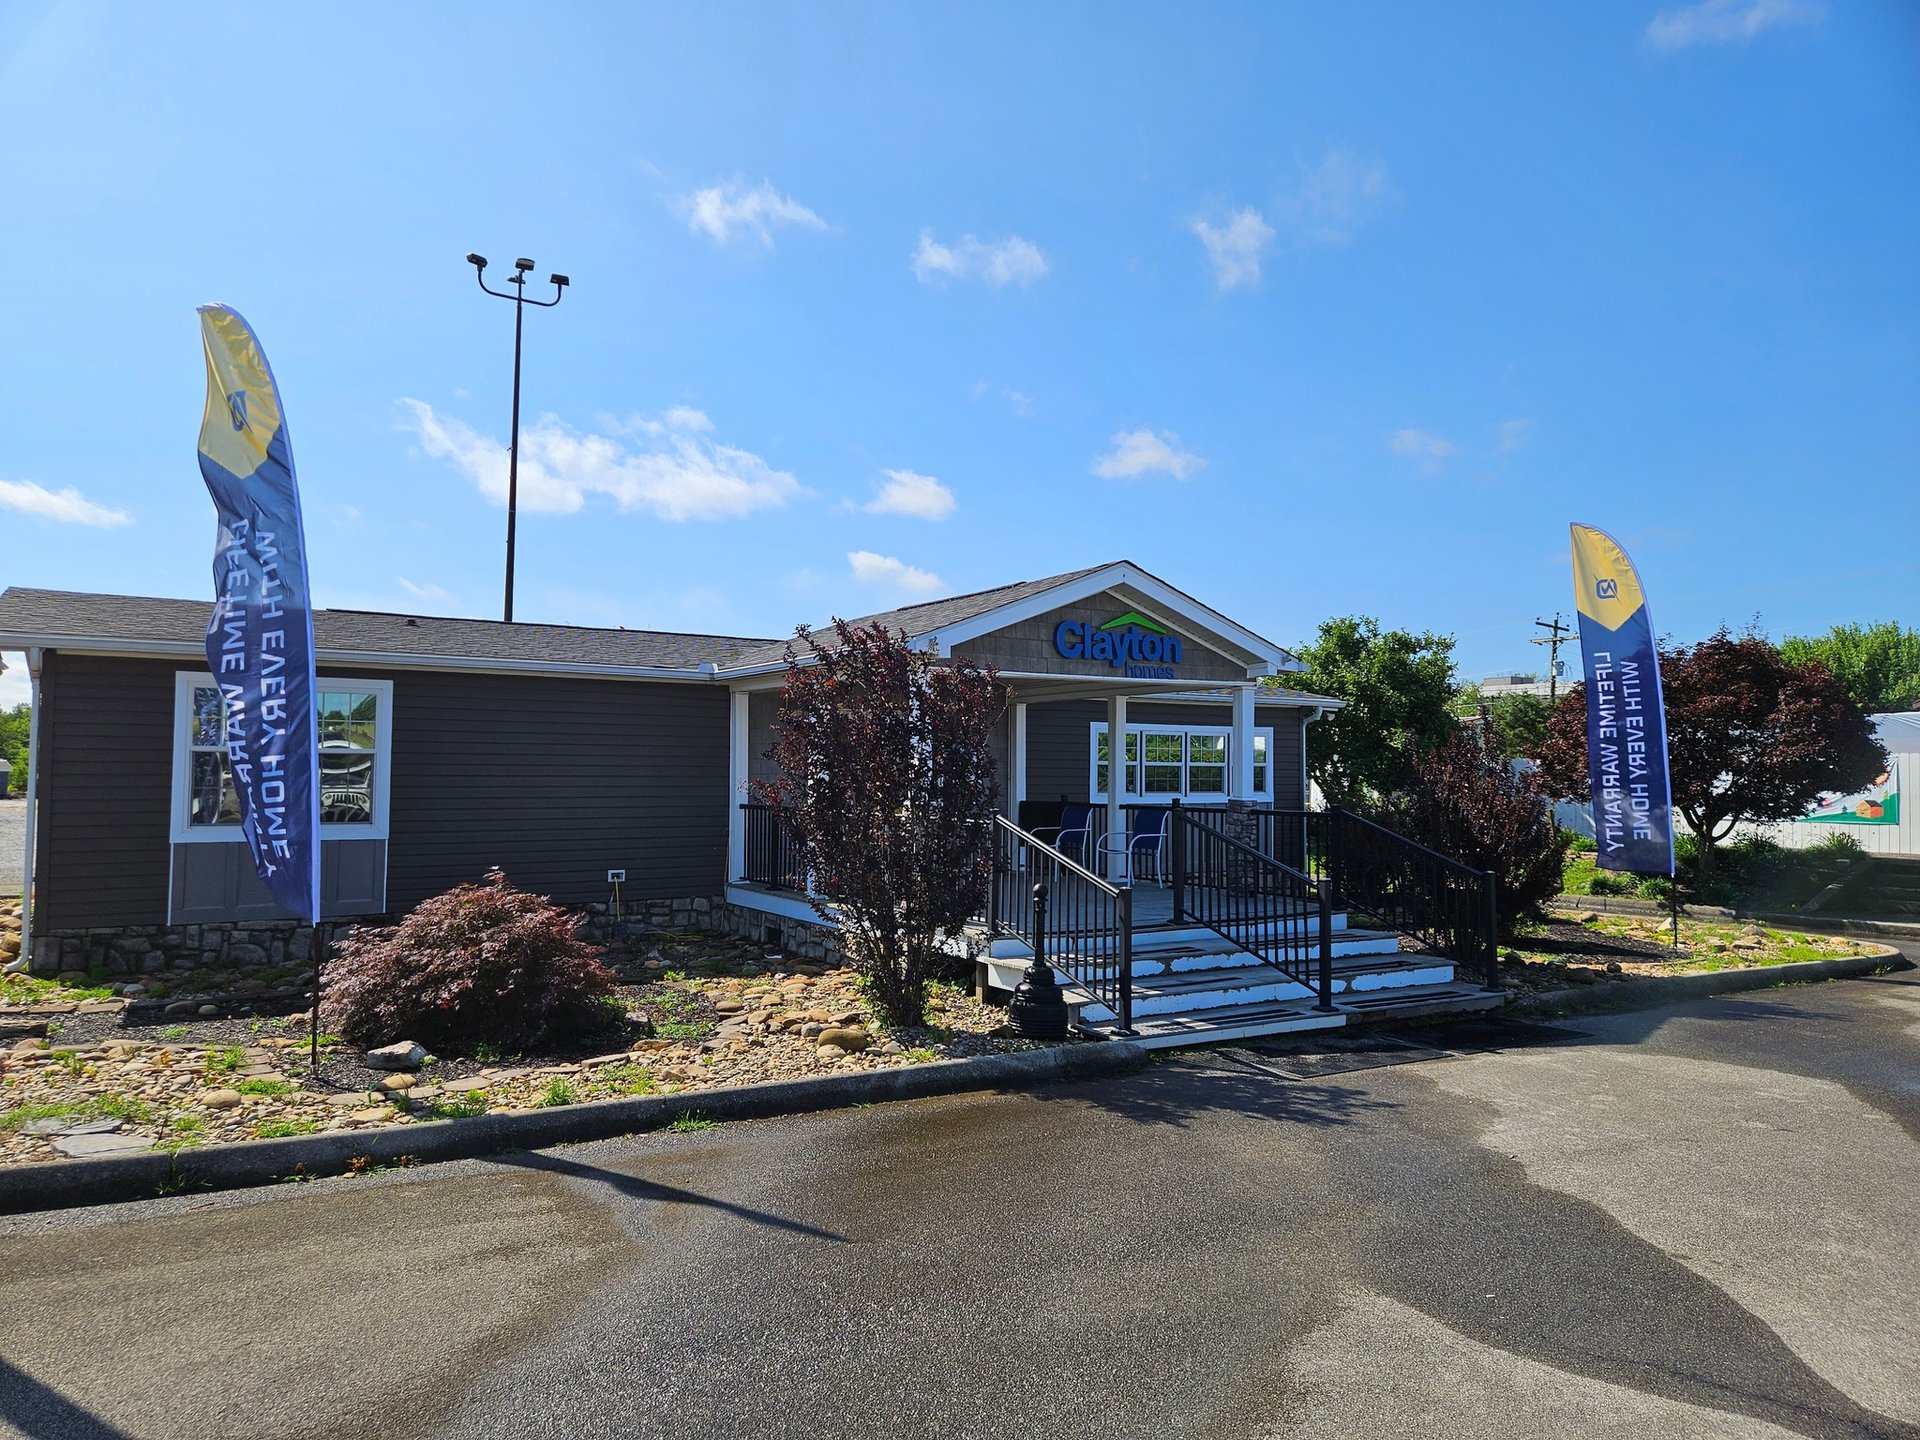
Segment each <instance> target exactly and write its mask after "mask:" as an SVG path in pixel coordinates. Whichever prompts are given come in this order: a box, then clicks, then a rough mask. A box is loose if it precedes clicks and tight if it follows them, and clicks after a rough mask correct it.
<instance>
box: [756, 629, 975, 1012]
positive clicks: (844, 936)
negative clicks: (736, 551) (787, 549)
mask: <svg viewBox="0 0 1920 1440" xmlns="http://www.w3.org/2000/svg"><path fill="white" fill-rule="evenodd" d="M1004 703H1005V697H1004V692H1003V690H1002V687H1001V685H1000V683H999V681H998V680H997V679H996V678H995V676H994V674H993V672H992V671H990V670H986V669H982V668H981V667H980V666H978V665H975V664H974V663H972V662H971V661H968V660H961V659H953V660H941V659H937V658H935V657H934V656H933V655H931V654H929V653H927V652H926V651H922V650H914V649H911V648H909V646H908V645H907V639H906V636H905V635H904V634H900V633H898V632H895V631H889V630H888V629H887V628H886V627H885V626H883V625H879V624H874V625H870V626H867V627H865V628H862V629H857V630H856V629H854V628H853V627H852V626H850V625H848V624H847V623H846V622H845V621H844V620H836V621H834V624H833V635H832V637H831V638H829V639H826V640H824V641H822V640H819V639H816V638H815V637H814V635H813V634H812V633H811V632H810V631H808V630H807V629H806V628H805V627H804V626H803V627H801V629H800V630H798V631H797V632H796V633H795V637H794V643H793V644H792V645H789V646H788V647H787V678H786V685H785V687H784V688H783V689H782V690H781V692H780V710H779V715H778V717H777V719H776V721H775V729H774V742H773V747H772V749H770V750H769V751H768V752H767V758H769V759H771V760H772V761H774V762H775V763H776V764H777V765H778V766H779V767H780V777H779V778H778V779H777V780H773V781H756V782H755V783H754V785H753V787H752V792H753V797H754V798H755V799H756V800H759V801H761V802H763V803H765V804H767V805H770V806H772V807H773V809H774V811H775V817H776V820H777V822H778V823H779V824H780V825H782V826H783V827H784V828H785V830H786V833H787V836H788V838H789V839H790V841H791V842H792V843H793V844H794V845H795V846H796V847H797V849H798V850H799V852H800V855H801V857H802V859H803V862H804V864H805V866H806V869H807V871H808V873H809V874H810V876H811V877H812V886H811V892H812V893H811V898H812V902H813V907H814V909H815V910H816V911H817V912H818V913H819V914H820V916H821V918H822V919H827V920H831V921H833V922H834V923H835V924H836V925H838V927H839V930H840V945H841V949H842V950H843V952H844V953H845V954H846V957H847V959H848V960H849V962H851V963H852V965H853V966H854V967H855V968H856V969H857V970H859V971H860V973H861V975H862V976H863V977H864V978H865V980H866V984H867V991H868V994H869V995H871V996H872V998H873V1001H874V1003H875V1004H876V1005H877V1006H878V1007H879V1009H880V1011H881V1013H882V1014H883V1015H884V1016H885V1017H886V1019H887V1021H888V1023H889V1024H893V1025H918V1024H920V1023H921V1022H922V1020H923V1019H924V1016H925V1006H926V982H927V981H928V980H929V979H931V978H932V977H933V976H935V975H937V974H938V973H939V971H940V970H941V969H942V968H943V964H944V962H945V961H946V959H947V957H946V954H945V952H944V951H942V950H941V948H940V943H939V942H940V937H941V936H942V935H943V934H952V933H955V932H957V931H959V929H960V928H961V927H962V926H963V925H965V924H966V922H967V920H968V919H969V918H971V917H972V916H973V915H975V914H976V913H978V911H979V909H980V907H981V905H982V904H983V903H984V902H985V899H986V895H987V886H988V884H989V882H990V879H991V875H992V847H991V845H990V844H989V843H988V842H989V833H988V828H989V827H990V826H991V824H992V822H993V813H994V804H995V800H996V785H995V780H994V765H993V753H992V749H991V745H990V740H991V735H992V730H993V726H994V723H995V722H996V721H997V720H998V719H999V717H1000V714H1001V711H1002V710H1003V708H1004Z"/></svg>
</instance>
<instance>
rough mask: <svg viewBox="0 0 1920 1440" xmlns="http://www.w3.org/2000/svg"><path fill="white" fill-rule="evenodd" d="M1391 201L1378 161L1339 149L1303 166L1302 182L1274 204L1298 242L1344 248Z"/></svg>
mask: <svg viewBox="0 0 1920 1440" xmlns="http://www.w3.org/2000/svg"><path fill="white" fill-rule="evenodd" d="M1391 198H1392V191H1391V190H1390V189H1389V187H1388V185H1387V167H1386V166H1385V165H1384V164H1383V163H1381V161H1380V160H1379V159H1378V158H1377V157H1372V156H1366V155H1362V154H1360V153H1359V152H1357V151H1354V150H1347V149H1342V148H1339V147H1337V146H1336V147H1334V148H1332V149H1329V150H1328V151H1327V152H1326V153H1325V154H1324V155H1322V156H1321V157H1320V159H1319V160H1318V161H1316V162H1315V163H1314V164H1312V165H1303V166H1301V167H1300V180H1299V183H1298V184H1297V185H1296V186H1295V187H1294V188H1293V190H1291V191H1290V192H1288V193H1287V194H1285V195H1282V196H1281V197H1280V198H1279V199H1278V200H1276V201H1275V202H1274V206H1273V212H1272V214H1273V219H1274V220H1275V221H1277V222H1278V224H1279V226H1280V228H1281V229H1282V230H1284V231H1286V232H1287V233H1288V234H1290V235H1292V236H1294V237H1295V238H1296V239H1297V240H1298V241H1300V242H1302V243H1307V244H1314V245H1344V244H1346V243H1347V241H1349V240H1350V239H1352V238H1353V232H1354V231H1355V230H1357V229H1358V228H1359V227H1360V226H1361V225H1362V224H1363V223H1364V222H1366V221H1367V220H1370V219H1372V218H1373V216H1374V215H1376V214H1378V213H1379V211H1380V210H1381V209H1382V208H1383V207H1384V206H1385V205H1386V203H1387V201H1388V200H1389V199H1391Z"/></svg>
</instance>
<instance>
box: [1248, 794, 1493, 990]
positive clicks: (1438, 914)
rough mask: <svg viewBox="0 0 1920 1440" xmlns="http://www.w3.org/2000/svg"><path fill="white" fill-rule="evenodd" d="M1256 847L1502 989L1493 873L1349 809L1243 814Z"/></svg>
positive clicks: (1342, 902)
mask: <svg viewBox="0 0 1920 1440" xmlns="http://www.w3.org/2000/svg"><path fill="white" fill-rule="evenodd" d="M1249 821H1250V823H1251V825H1252V827H1253V833H1254V835H1255V837H1256V838H1255V840H1254V841H1253V844H1254V845H1255V848H1257V849H1258V850H1260V851H1261V852H1262V853H1263V854H1266V855H1270V856H1272V857H1273V858H1275V859H1276V860H1279V861H1281V862H1282V863H1285V864H1289V865H1291V866H1293V867H1294V868H1295V869H1298V870H1303V871H1306V872H1307V873H1309V874H1311V875H1314V876H1316V877H1318V878H1324V879H1326V880H1329V881H1330V882H1331V883H1332V886H1333V890H1334V894H1335V898H1336V903H1337V904H1338V905H1339V906H1340V908H1342V909H1346V910H1349V911H1359V912H1361V913H1363V914H1364V915H1365V916H1367V917H1368V918H1369V919H1371V920H1373V921H1375V922H1376V923H1378V924H1380V925H1382V926H1383V927H1385V928H1386V929H1389V930H1394V931H1397V932H1399V933H1400V934H1403V935H1409V936H1412V937H1413V938H1414V939H1416V940H1418V941H1420V942H1421V944H1423V945H1425V946H1427V947H1428V948H1429V949H1432V950H1434V951H1436V952H1438V953H1440V954H1443V955H1445V956H1446V957H1447V958H1448V959H1450V960H1452V961H1453V962H1454V963H1455V965H1457V966H1462V967H1466V966H1473V967H1476V968H1480V969H1481V970H1482V972H1483V976H1484V982H1483V983H1484V984H1485V986H1486V988H1487V989H1489V990H1497V989H1500V988H1501V986H1500V950H1499V918H1498V916H1499V911H1498V903H1499V883H1500V882H1499V877H1498V876H1496V875H1494V874H1493V872H1491V871H1488V870H1480V869H1476V868H1475V867H1474V866H1472V865H1469V864H1467V862H1466V861H1464V860H1460V859H1457V858H1456V857H1454V856H1452V855H1445V854H1442V853H1441V852H1440V851H1438V850H1435V849H1433V848H1432V847H1431V846H1428V845H1422V844H1421V843H1420V842H1419V841H1417V840H1412V839H1409V838H1408V837H1407V836H1405V835H1402V834H1400V833H1399V832H1398V831H1395V830H1391V829H1389V828H1388V827H1387V826H1385V825H1382V824H1381V823H1380V822H1379V821H1377V820H1370V819H1368V818H1367V817H1366V816H1365V815H1360V814H1356V813H1355V812H1354V811H1352V810H1347V809H1343V808H1339V807H1335V808H1332V809H1328V810H1275V809H1259V810H1254V811H1251V812H1249Z"/></svg>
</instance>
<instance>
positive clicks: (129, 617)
mask: <svg viewBox="0 0 1920 1440" xmlns="http://www.w3.org/2000/svg"><path fill="white" fill-rule="evenodd" d="M212 610H213V606H212V604H211V603H210V602H208V601H205V600H160V599H151V598H147V597H144V596H133V595H92V594H83V593H78V592H74V591H66V590H30V589H26V588H24V587H21V586H14V587H12V588H10V589H8V590H7V591H6V592H5V593H4V594H0V635H8V636H19V637H31V638H35V639H53V638H56V637H58V638H66V639H74V640H87V641H90V642H99V643H101V644H102V645H105V644H106V643H107V642H111V641H115V640H121V641H137V642H142V643H143V644H145V643H156V642H157V643H160V644H181V645H186V646H198V645H199V644H200V643H201V641H202V640H203V638H204V637H205V635H206V629H207V617H208V616H209V615H210V614H211V613H212ZM313 639H314V645H315V647H316V648H317V649H318V650H320V651H321V652H323V653H324V652H328V651H334V652H343V653H352V654H356V655H395V656H423V657H424V656H436V657H443V658H446V659H453V660H463V659H471V660H494V661H500V660H506V661H519V662H524V663H527V664H535V665H537V664H557V665H593V666H604V665H611V666H634V667H636V668H642V669H679V670H693V669H696V668H697V667H699V666H700V665H702V664H704V663H707V662H712V663H714V664H716V665H728V664H731V663H732V662H733V661H734V660H735V659H737V658H738V657H739V656H741V655H743V654H746V653H749V652H752V651H756V650H761V649H765V648H766V647H768V646H778V644H779V643H780V642H778V641H773V640H767V639H764V638H751V637H743V636H735V635H682V634H675V633H671V632H666V631H658V630H621V629H600V628H595V627H589V626H584V625H533V624H522V623H520V622H518V621H516V622H514V623H513V624H507V623H505V622H504V621H499V620H453V619H448V618H446V617H444V616H439V615H390V614H386V613H384V612H381V611H375V610H317V611H315V612H314V616H313Z"/></svg>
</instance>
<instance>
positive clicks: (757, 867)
mask: <svg viewBox="0 0 1920 1440" xmlns="http://www.w3.org/2000/svg"><path fill="white" fill-rule="evenodd" d="M740 813H741V818H742V820H743V821H744V828H745V831H746V836H745V838H746V844H745V846H744V847H743V850H742V853H741V861H740V877H739V878H740V879H742V880H745V881H748V882H750V883H752V884H755V885H765V886H767V887H768V888H770V889H773V890H791V891H793V892H794V893H795V894H798V895H805V894H806V893H807V867H806V861H805V858H804V857H803V856H802V854H801V852H800V846H799V845H798V844H797V843H796V842H795V841H794V839H793V837H792V836H791V835H789V834H788V833H787V827H786V826H785V825H783V824H781V823H780V815H779V812H777V811H776V810H775V809H774V808H773V807H772V806H771V805H761V804H757V803H755V802H752V801H749V802H748V803H746V804H744V805H742V806H741V807H740Z"/></svg>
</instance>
